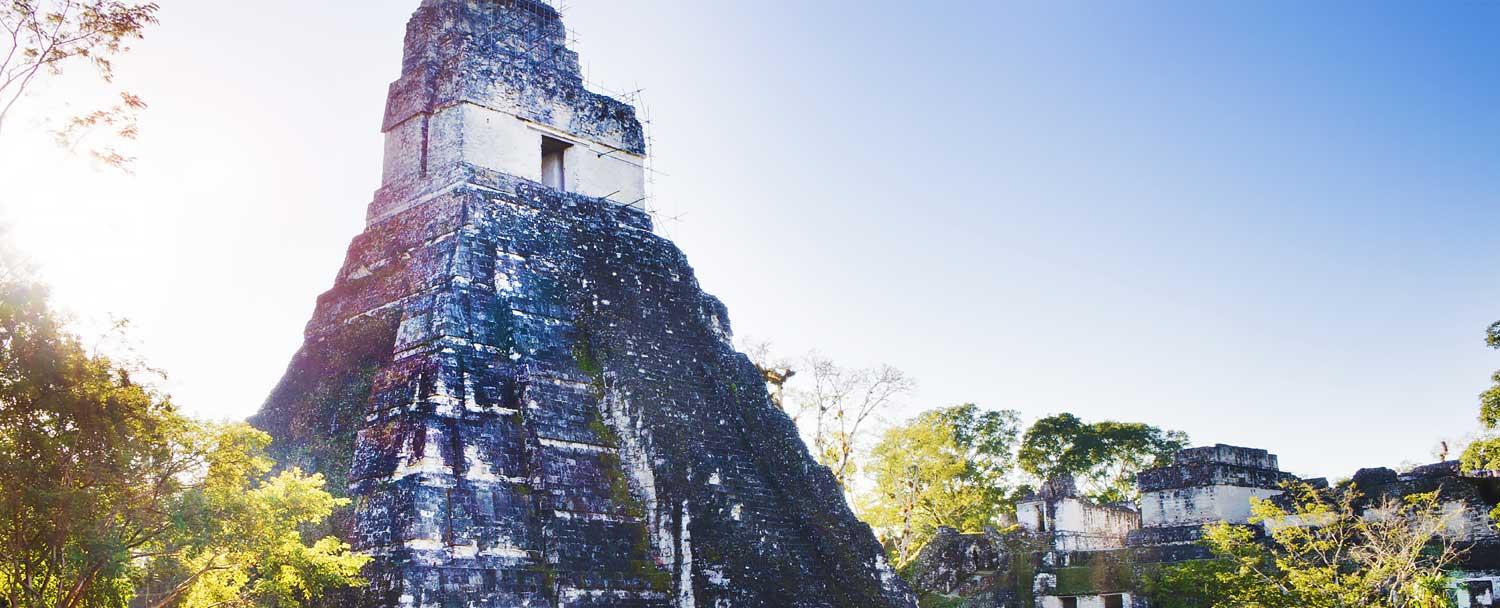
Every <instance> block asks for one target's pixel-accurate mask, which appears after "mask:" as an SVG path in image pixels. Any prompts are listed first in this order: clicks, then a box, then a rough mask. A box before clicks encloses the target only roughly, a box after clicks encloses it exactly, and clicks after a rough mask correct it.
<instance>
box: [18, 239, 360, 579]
mask: <svg viewBox="0 0 1500 608" xmlns="http://www.w3.org/2000/svg"><path fill="white" fill-rule="evenodd" d="M143 371H144V370H142V369H139V368H138V367H134V366H130V365H124V364H121V363H118V362H116V361H112V360H110V359H108V358H105V357H102V356H98V355H96V354H93V353H90V352H89V351H88V350H87V349H85V348H84V347H83V346H82V344H81V343H80V341H79V340H78V338H77V337H76V336H73V335H72V334H70V333H69V332H68V331H67V330H66V329H65V327H64V326H63V324H62V322H61V321H60V320H59V319H58V317H57V316H56V315H55V314H54V313H53V312H52V311H51V310H50V309H49V308H48V306H47V302H46V291H45V289H43V288H41V287H40V286H38V285H37V284H35V283H34V282H32V281H30V280H29V279H28V278H27V273H25V272H24V271H22V270H20V269H19V268H18V265H17V264H16V263H15V261H14V259H13V258H11V257H10V256H8V255H6V254H5V253H4V252H0V604H5V605H8V606H11V607H13V608H42V607H46V608H79V607H83V606H88V607H91V608H92V607H101V608H104V607H122V606H125V605H127V604H128V603H131V602H132V599H137V600H139V601H138V602H137V604H138V605H144V606H149V607H152V608H155V607H158V606H162V607H164V606H189V607H193V606H209V605H221V606H222V605H233V606H272V605H275V606H296V605H302V603H304V602H307V601H308V600H309V599H310V598H313V597H316V595H317V594H318V593H320V592H321V591H323V590H326V589H329V588H331V587H337V586H344V585H349V584H355V583H358V582H359V581H358V578H357V574H358V570H359V568H360V567H361V566H362V565H363V564H364V562H365V561H366V558H364V557H362V556H357V555H354V554H351V553H350V552H349V550H348V547H347V546H345V545H343V544H342V543H339V542H338V541H336V540H334V539H324V540H320V541H318V542H315V543H313V544H311V545H307V544H304V543H303V541H302V538H301V533H300V529H301V528H302V526H304V525H307V524H312V523H315V522H319V521H322V520H323V519H324V518H326V517H327V516H328V514H329V513H330V512H332V510H333V509H334V508H335V507H336V506H338V505H340V504H341V501H339V500H337V499H335V498H333V497H332V496H331V495H329V494H328V493H327V492H326V491H324V490H323V485H324V484H323V480H322V478H321V477H319V476H312V477H308V476H305V475H303V474H301V473H300V472H297V471H289V472H286V473H282V474H281V475H278V476H275V477H269V472H270V470H271V468H272V463H271V461H270V460H269V459H268V458H267V457H266V455H265V448H266V446H267V445H268V444H269V443H270V438H269V436H267V435H265V434H264V433H261V432H260V431H257V430H254V429H252V428H250V427H248V426H246V425H227V426H220V425H209V424H203V423H199V422H196V421H193V420H191V419H188V418H186V417H184V416H182V415H181V414H179V413H178V412H177V411H176V410H175V408H173V406H172V404H171V403H170V402H169V401H168V400H167V399H166V398H165V397H164V396H162V395H160V394H158V393H157V392H155V391H153V390H151V389H150V388H148V387H147V386H145V385H142V384H140V383H138V382H137V381H136V380H135V378H136V377H138V376H140V375H141V374H142V372H143ZM156 586H160V589H159V590H157V591H152V588H153V587H156ZM139 587H145V588H147V591H148V592H147V593H146V594H145V595H144V596H142V597H140V598H135V596H136V590H137V588H139Z"/></svg>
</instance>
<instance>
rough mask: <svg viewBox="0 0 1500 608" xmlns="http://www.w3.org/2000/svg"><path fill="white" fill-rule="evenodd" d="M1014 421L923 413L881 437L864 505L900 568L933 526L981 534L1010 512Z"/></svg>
mask: <svg viewBox="0 0 1500 608" xmlns="http://www.w3.org/2000/svg"><path fill="white" fill-rule="evenodd" d="M1019 435H1020V415H1019V414H1018V413H1016V412H1014V411H1010V410H1005V411H982V410H980V409H979V408H978V407H976V406H974V405H972V404H969V405H961V406H957V407H950V408H945V409H939V410H932V411H929V412H925V413H923V414H921V415H920V416H917V418H916V419H914V420H912V421H910V422H908V423H906V424H904V425H900V426H897V427H894V428H891V429H889V430H887V431H886V432H885V434H884V435H883V436H882V437H881V439H880V442H879V443H878V444H876V446H875V448H874V449H873V450H872V451H871V458H870V461H869V468H870V472H871V473H872V475H873V477H874V481H875V485H874V489H873V490H872V491H871V492H870V494H869V495H868V497H867V500H865V501H862V506H863V508H862V509H861V512H862V515H863V517H864V519H865V521H866V522H868V523H869V524H870V525H871V526H873V527H875V528H876V529H877V530H879V531H880V532H881V535H882V536H883V537H885V539H886V542H887V545H888V546H890V547H891V552H892V557H893V560H892V561H894V562H895V563H896V564H897V565H898V566H900V565H904V564H906V563H907V562H909V561H910V560H911V559H912V558H914V557H916V555H917V553H918V552H919V551H921V549H922V547H923V546H924V545H926V544H927V541H928V540H930V539H931V538H932V536H933V535H934V534H935V533H936V532H937V529H938V528H939V527H950V528H955V529H958V530H960V531H963V532H971V533H972V532H982V531H983V530H984V529H985V528H986V527H990V526H996V525H998V524H999V522H1000V520H1001V516H1002V514H1005V513H1008V512H1010V511H1012V510H1013V508H1014V493H1013V492H1012V489H1013V488H1014V486H1015V484H1014V480H1013V477H1014V472H1015V469H1016V464H1015V457H1014V455H1013V454H1014V452H1015V447H1016V442H1017V438H1018V436H1019Z"/></svg>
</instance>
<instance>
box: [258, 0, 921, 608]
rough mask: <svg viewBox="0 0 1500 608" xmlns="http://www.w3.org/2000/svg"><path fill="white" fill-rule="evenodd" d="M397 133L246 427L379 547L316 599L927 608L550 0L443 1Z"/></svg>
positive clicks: (626, 607)
mask: <svg viewBox="0 0 1500 608" xmlns="http://www.w3.org/2000/svg"><path fill="white" fill-rule="evenodd" d="M383 130H384V132H385V134H386V150H385V167H384V179H383V185H382V187H381V188H380V190H379V191H378V192H377V193H376V195H375V199H374V201H373V202H372V203H371V204H370V206H369V213H368V225H367V227H366V229H365V231H364V233H363V234H361V235H359V236H358V237H356V238H355V239H354V242H353V244H352V245H351V246H350V248H349V253H348V258H347V261H346V262H345V264H344V266H343V268H342V270H340V271H339V274H338V277H337V280H336V282H335V284H334V287H333V288H332V289H331V290H330V291H328V292H327V293H325V294H324V295H323V296H322V297H320V298H319V299H318V306H317V310H316V312H315V313H314V315H313V318H312V320H311V322H310V323H309V324H308V326H307V330H306V342H305V343H304V345H303V346H302V348H301V350H300V351H299V352H298V353H297V354H296V356H295V358H294V359H293V361H292V363H291V365H290V367H289V369H288V370H287V373H286V376H285V377H284V378H283V380H282V381H281V383H280V384H279V385H278V386H277V387H276V388H275V390H274V391H273V393H272V394H271V396H270V397H269V399H268V400H267V401H266V404H265V406H264V407H263V409H262V411H261V412H260V414H258V415H257V416H256V417H255V418H254V419H253V422H254V423H255V424H257V425H258V426H260V427H261V428H264V429H266V430H267V431H268V432H270V433H271V434H272V435H273V436H274V437H275V439H276V446H277V447H276V449H277V450H279V451H280V453H279V456H280V457H281V458H282V459H283V461H284V462H288V463H290V464H292V465H296V466H301V467H303V468H305V469H309V470H314V471H318V472H321V473H323V474H324V475H326V476H327V477H328V478H329V479H330V480H331V481H332V485H334V486H335V487H336V488H347V491H348V493H349V495H350V496H352V497H353V498H354V507H353V509H352V510H351V512H350V513H348V514H345V515H344V516H342V518H341V519H339V520H338V522H337V523H336V528H337V530H336V531H337V532H339V533H340V534H341V535H342V536H343V537H344V538H347V539H349V540H350V541H351V542H352V543H353V544H354V545H355V547H356V548H357V549H359V550H362V551H366V552H369V553H371V554H373V555H374V556H375V557H376V559H375V561H374V563H373V564H372V566H371V567H370V569H369V572H368V576H369V578H370V580H371V585H370V587H369V588H368V589H367V590H364V591H362V592H359V593H357V594H353V595H351V596H350V597H344V598H326V601H324V602H323V604H322V605H348V606H357V607H360V608H365V607H368V608H378V607H397V606H401V607H407V606H410V607H418V606H420V607H439V606H441V607H443V608H448V607H457V606H464V607H493V608H515V607H548V608H564V607H568V608H657V607H661V608H665V607H669V606H670V607H682V608H686V607H705V608H707V607H714V608H721V607H722V608H729V607H733V608H753V607H766V608H880V607H910V606H914V605H915V599H914V596H913V595H912V593H911V592H910V590H909V589H908V588H907V586H906V584H905V583H904V582H903V581H902V580H901V579H900V578H898V577H897V576H896V575H895V574H894V573H893V572H892V570H891V568H890V567H889V566H888V564H887V563H886V559H885V556H884V553H883V551H882V549H881V547H880V545H879V544H878V543H877V542H876V540H875V538H874V535H873V534H872V533H871V531H870V529H869V528H868V526H866V525H864V524H862V523H860V522H859V521H858V520H856V519H855V518H854V516H853V514H852V513H851V512H850V510H849V508H848V506H847V505H846V504H845V501H844V499H843V496H842V493H841V491H840V489H839V487H838V485H837V484H836V483H835V481H834V478H833V476H832V475H831V474H830V472H829V471H828V470H827V469H826V468H824V467H822V466H819V465H818V464H817V463H816V462H815V461H814V460H813V459H812V457H811V456H810V455H809V454H808V451H807V448H806V447H805V445H804V444H803V443H802V441H801V439H800V438H799V436H798V434H797V430H796V428H795V427H794V425H793V423H792V421H791V420H790V419H789V418H788V417H787V415H785V414H784V413H782V412H781V411H780V410H779V409H777V408H776V407H775V406H774V405H773V404H772V403H771V400H770V398H769V396H768V394H767V390H766V384H765V382H764V381H763V379H762V377H761V374H760V372H759V371H758V370H757V369H756V368H755V366H754V365H752V364H751V362H750V361H749V359H747V358H746V357H745V356H744V355H741V354H739V353H737V352H735V350H734V349H733V348H732V347H731V345H730V324H729V318H728V315H727V313H726V310H725V307H724V306H723V305H722V304H721V303H720V302H719V301H718V300H716V299H714V298H713V297H712V296H709V295H707V294H705V293H704V292H703V291H702V290H701V289H700V288H699V286H698V283H697V281H696V279H695V278H694V276H693V270H692V268H691V267H689V266H688V263H687V260H686V259H685V258H684V256H683V254H682V252H681V251H679V250H678V249H677V248H676V247H675V246H674V245H673V244H672V243H671V242H669V241H667V240H666V239H664V238H662V237H660V236H657V235H656V234H654V233H653V231H652V218H651V217H650V216H649V215H648V214H646V213H644V212H643V211H641V210H640V209H639V208H638V206H637V203H639V202H640V201H641V200H642V199H644V198H645V179H644V175H645V173H644V169H643V166H644V164H645V154H646V145H645V138H644V137H643V133H642V128H641V124H640V122H639V121H638V120H637V119H636V115H635V110H634V108H632V107H631V106H630V105H627V104H626V103H623V102H621V101H619V100H616V99H611V98H609V97H605V96H602V95H598V94H595V93H592V92H590V91H588V90H587V89H586V88H585V87H584V85H583V82H582V78H581V77H580V71H579V66H578V57H577V55H576V54H575V53H574V52H572V51H570V50H569V49H568V48H567V46H566V43H565V33H564V29H563V25H562V22H561V20H560V18H559V15H558V13H557V12H556V11H555V10H554V9H553V8H551V7H550V6H548V5H546V4H544V3H542V2H540V1H538V0H424V1H423V2H422V4H421V7H420V8H419V9H417V11H416V13H415V15H414V16H413V17H412V19H411V22H410V24H409V26H408V30H407V36H406V50H405V56H404V61H403V69H402V75H401V77H400V78H399V79H398V80H397V81H396V82H395V83H394V84H392V85H391V89H390V98H389V102H388V105H387V109H386V114H385V124H384V127H383Z"/></svg>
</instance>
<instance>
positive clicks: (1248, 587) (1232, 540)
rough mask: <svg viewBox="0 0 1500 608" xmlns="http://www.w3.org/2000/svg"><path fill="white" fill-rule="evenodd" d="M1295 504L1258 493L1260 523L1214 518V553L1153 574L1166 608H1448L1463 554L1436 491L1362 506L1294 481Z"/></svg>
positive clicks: (1210, 531)
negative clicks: (1450, 575) (1450, 569)
mask: <svg viewBox="0 0 1500 608" xmlns="http://www.w3.org/2000/svg"><path fill="white" fill-rule="evenodd" d="M1287 498H1289V499H1290V500H1289V501H1287V502H1288V503H1290V504H1289V505H1288V506H1286V507H1282V506H1278V504H1277V502H1276V501H1269V500H1261V499H1255V500H1254V506H1253V513H1254V516H1253V518H1252V519H1251V523H1252V525H1255V526H1263V529H1266V530H1269V537H1270V538H1269V540H1268V541H1265V540H1262V539H1261V538H1259V535H1258V534H1257V533H1256V529H1255V528H1251V527H1245V526H1235V525H1230V524H1223V523H1221V524H1215V525H1211V526H1208V527H1207V528H1206V530H1205V535H1204V541H1203V542H1204V544H1205V545H1207V546H1208V548H1209V549H1210V550H1212V552H1213V555H1214V559H1212V560H1205V561H1198V562H1188V563H1184V564H1178V565H1171V566H1166V567H1164V568H1162V569H1161V570H1160V571H1159V572H1157V573H1155V574H1153V575H1148V576H1147V577H1146V580H1145V588H1146V591H1147V593H1148V594H1149V595H1150V596H1151V597H1152V598H1153V605H1158V606H1161V607H1162V608H1203V607H1212V608H1251V607H1254V608H1366V607H1372V608H1449V607H1450V606H1452V605H1453V604H1452V600H1451V599H1450V598H1449V596H1448V594H1447V585H1446V580H1447V579H1446V576H1445V574H1444V568H1445V567H1446V566H1448V565H1450V564H1452V563H1453V562H1454V561H1455V560H1456V559H1457V558H1458V556H1459V553H1458V551H1457V549H1455V547H1454V545H1453V543H1452V542H1451V541H1450V540H1449V539H1447V538H1446V537H1444V536H1443V532H1444V530H1445V529H1446V528H1447V526H1448V524H1449V523H1450V520H1451V518H1452V517H1453V514H1451V513H1449V512H1448V511H1446V510H1445V509H1444V508H1443V506H1442V504H1441V503H1440V502H1439V501H1438V497H1437V494H1436V493H1432V494H1420V495H1413V496H1408V497H1406V499H1405V500H1404V501H1402V502H1391V501H1388V502H1385V503H1382V504H1381V505H1379V506H1378V507H1376V508H1374V509H1370V510H1367V511H1365V512H1364V513H1361V512H1360V511H1359V510H1358V509H1357V508H1356V506H1355V505H1356V503H1357V502H1358V493H1357V492H1355V491H1354V490H1353V489H1352V488H1350V489H1343V490H1340V491H1337V492H1335V493H1333V494H1332V495H1330V493H1328V492H1326V491H1322V490H1318V489H1315V488H1313V487H1311V486H1308V485H1306V484H1300V483H1299V484H1291V485H1289V486H1288V487H1287Z"/></svg>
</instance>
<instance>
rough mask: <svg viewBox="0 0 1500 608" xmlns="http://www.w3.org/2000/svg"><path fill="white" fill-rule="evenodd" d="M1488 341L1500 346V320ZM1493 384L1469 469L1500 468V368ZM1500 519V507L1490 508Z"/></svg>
mask: <svg viewBox="0 0 1500 608" xmlns="http://www.w3.org/2000/svg"><path fill="white" fill-rule="evenodd" d="M1484 342H1485V345H1487V346H1489V347H1490V348H1493V349H1497V350H1500V322H1496V323H1493V324H1491V325H1490V326H1489V328H1488V329H1487V330H1486V331H1485V333H1484ZM1490 382H1491V384H1490V388H1489V389H1488V390H1486V391H1484V392H1483V393H1480V394H1479V424H1480V427H1481V428H1482V430H1483V431H1484V435H1483V436H1481V437H1480V438H1478V439H1476V440H1474V442H1473V443H1470V444H1469V447H1467V448H1465V449H1464V452H1463V456H1462V466H1463V469H1464V471H1466V472H1469V473H1478V472H1482V471H1484V472H1487V471H1500V433H1497V431H1500V371H1497V372H1495V373H1494V374H1492V375H1491V376H1490ZM1490 517H1491V518H1492V519H1495V520H1496V521H1500V507H1496V508H1495V510H1494V511H1491V512H1490Z"/></svg>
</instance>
